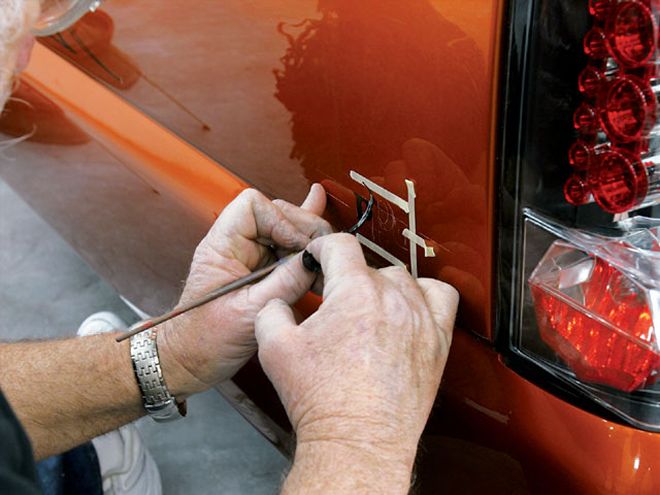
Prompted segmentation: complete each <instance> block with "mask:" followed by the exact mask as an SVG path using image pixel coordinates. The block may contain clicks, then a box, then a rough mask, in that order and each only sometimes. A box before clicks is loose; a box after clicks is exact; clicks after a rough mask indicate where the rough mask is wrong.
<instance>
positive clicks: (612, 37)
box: [607, 1, 657, 67]
mask: <svg viewBox="0 0 660 495" xmlns="http://www.w3.org/2000/svg"><path fill="white" fill-rule="evenodd" d="M656 38H657V28H656V25H655V20H654V19H653V14H652V12H651V9H649V7H647V6H646V5H644V4H643V3H641V2H637V1H633V2H621V3H619V4H618V5H617V6H616V7H615V8H614V12H613V15H612V16H611V17H610V18H609V20H608V23H607V39H608V43H609V47H610V50H611V52H612V56H613V57H614V58H615V59H616V60H617V61H618V62H619V63H620V64H622V65H624V66H628V67H640V66H642V65H644V64H646V63H647V62H648V61H649V60H650V59H651V57H653V55H654V54H655V49H656Z"/></svg>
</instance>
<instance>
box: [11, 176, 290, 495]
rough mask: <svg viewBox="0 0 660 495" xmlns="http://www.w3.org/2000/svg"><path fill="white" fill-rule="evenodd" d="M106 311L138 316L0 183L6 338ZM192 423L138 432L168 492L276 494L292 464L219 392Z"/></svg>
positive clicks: (71, 330)
mask: <svg viewBox="0 0 660 495" xmlns="http://www.w3.org/2000/svg"><path fill="white" fill-rule="evenodd" d="M102 310H109V311H114V312H116V313H118V314H120V315H121V316H122V317H123V318H124V319H125V320H126V321H132V320H134V319H135V315H133V313H132V312H131V311H130V309H129V308H128V307H126V306H125V305H124V304H123V302H122V301H121V300H120V299H119V297H118V295H117V294H116V293H115V292H114V291H113V289H112V288H111V287H109V286H108V285H107V284H105V283H104V282H103V281H102V280H100V279H99V277H98V276H96V274H95V273H94V272H93V271H92V270H91V269H90V268H89V267H88V266H87V265H86V264H85V263H84V262H83V261H82V259H81V258H80V257H79V256H78V255H77V254H76V253H75V252H74V251H73V250H72V249H71V248H70V247H69V246H68V245H67V244H66V243H65V242H64V241H63V240H62V239H61V238H60V237H59V236H58V235H57V233H56V232H54V231H53V230H52V229H51V228H50V227H49V226H48V225H47V224H46V223H44V221H43V220H41V218H39V217H38V216H37V215H36V214H35V213H34V211H32V210H31V209H30V208H29V207H28V206H27V205H26V204H25V203H24V202H23V201H22V200H21V199H20V198H19V197H18V196H17V195H16V194H15V193H14V192H13V191H12V190H11V189H10V188H9V187H8V186H7V185H6V184H5V183H4V182H2V181H0V339H2V340H5V341H9V340H18V339H34V338H39V339H44V338H52V337H64V336H73V335H75V333H76V329H77V328H78V325H79V324H80V322H82V320H84V319H85V318H86V317H87V316H88V315H90V314H92V313H94V312H96V311H102ZM188 411H189V412H188V417H187V418H186V419H185V420H181V421H177V422H174V423H170V424H166V425H159V424H156V423H154V422H153V421H151V420H150V419H148V418H143V419H141V420H140V421H138V428H139V429H140V431H141V432H142V434H143V437H144V439H145V442H146V444H147V446H148V447H149V449H150V451H151V453H152V455H153V456H154V458H155V459H156V462H157V464H158V465H159V467H160V470H161V477H162V480H163V488H164V493H165V494H166V495H178V494H189V493H194V494H199V495H203V494H211V493H213V494H218V493H226V494H250V495H252V494H254V495H258V494H269V493H276V492H277V491H278V487H279V485H280V483H281V480H282V476H283V474H282V473H283V472H284V470H285V469H286V466H287V461H286V460H285V459H284V458H283V457H282V456H281V454H280V453H279V452H277V451H276V450H275V449H274V448H273V447H272V446H271V445H270V444H269V443H268V442H267V441H266V440H265V439H264V438H263V437H261V435H259V434H258V433H257V432H256V431H255V430H254V429H253V428H252V427H251V426H249V425H248V424H247V423H246V422H245V421H244V420H243V419H242V418H241V417H240V416H239V415H238V414H237V413H236V412H235V411H234V410H233V409H232V408H231V406H229V405H228V404H227V402H226V401H225V400H224V399H223V398H222V397H221V396H220V395H219V394H218V393H217V392H215V391H209V392H206V393H204V394H200V395H198V396H195V397H192V398H191V399H190V400H189V403H188Z"/></svg>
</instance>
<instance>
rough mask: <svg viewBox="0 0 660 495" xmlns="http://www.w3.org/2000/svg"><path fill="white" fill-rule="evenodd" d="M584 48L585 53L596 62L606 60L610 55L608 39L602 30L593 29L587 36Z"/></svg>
mask: <svg viewBox="0 0 660 495" xmlns="http://www.w3.org/2000/svg"><path fill="white" fill-rule="evenodd" d="M583 46H584V53H585V54H586V55H587V56H589V57H591V58H593V59H595V60H600V59H604V58H606V57H607V55H608V51H607V37H606V36H605V32H604V31H603V30H602V29H600V28H593V29H592V30H591V31H589V32H588V33H587V34H586V36H585V37H584V44H583Z"/></svg>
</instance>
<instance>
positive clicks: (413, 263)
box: [406, 179, 417, 278]
mask: <svg viewBox="0 0 660 495" xmlns="http://www.w3.org/2000/svg"><path fill="white" fill-rule="evenodd" d="M406 189H408V229H409V230H410V233H411V234H414V235H417V217H416V216H415V198H416V197H417V195H416V194H415V183H414V182H413V181H411V180H410V179H406ZM409 251H410V274H411V275H412V276H413V277H414V278H417V246H413V245H411V246H410V249H409Z"/></svg>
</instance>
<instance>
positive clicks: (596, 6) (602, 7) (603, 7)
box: [589, 0, 615, 20]
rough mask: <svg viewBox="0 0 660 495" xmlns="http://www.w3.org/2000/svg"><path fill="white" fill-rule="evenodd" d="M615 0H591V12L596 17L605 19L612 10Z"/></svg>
mask: <svg viewBox="0 0 660 495" xmlns="http://www.w3.org/2000/svg"><path fill="white" fill-rule="evenodd" d="M614 3H615V2H614V0H589V13H590V14H591V15H592V16H594V17H595V18H596V19H599V20H603V19H605V18H606V17H607V15H608V14H609V13H610V10H612V6H613V4H614Z"/></svg>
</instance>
